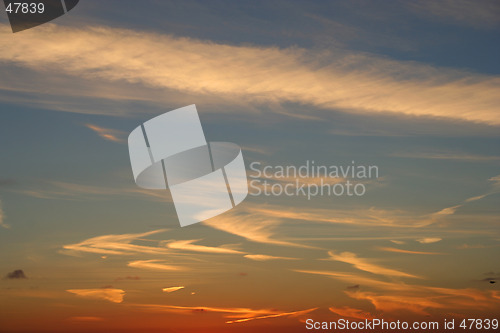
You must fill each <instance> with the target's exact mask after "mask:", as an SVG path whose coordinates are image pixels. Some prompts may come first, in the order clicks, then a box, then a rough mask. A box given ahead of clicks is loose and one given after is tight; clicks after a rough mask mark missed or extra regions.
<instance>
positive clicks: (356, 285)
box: [346, 284, 360, 290]
mask: <svg viewBox="0 0 500 333" xmlns="http://www.w3.org/2000/svg"><path fill="white" fill-rule="evenodd" d="M359 287H360V286H359V284H355V285H354V286H348V287H347V288H346V289H347V290H357V289H359Z"/></svg>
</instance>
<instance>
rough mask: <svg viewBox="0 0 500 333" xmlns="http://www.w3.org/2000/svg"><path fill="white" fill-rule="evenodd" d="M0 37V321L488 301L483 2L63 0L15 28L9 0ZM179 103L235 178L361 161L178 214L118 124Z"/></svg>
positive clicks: (240, 319)
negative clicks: (236, 152) (53, 15)
mask: <svg viewBox="0 0 500 333" xmlns="http://www.w3.org/2000/svg"><path fill="white" fill-rule="evenodd" d="M0 45H1V48H0V156H1V157H2V158H1V162H0V332H2V333H3V332H35V333H36V332H135V331H141V332H254V331H256V330H257V329H258V330H261V331H262V332H268V331H269V332H303V331H307V329H306V321H307V320H308V319H312V320H315V321H334V320H338V319H340V318H344V319H349V320H361V319H366V318H368V319H370V318H380V319H382V318H383V319H386V320H407V321H410V322H412V321H425V320H428V321H430V320H436V321H443V320H444V319H448V320H451V319H455V320H462V319H464V318H490V319H493V318H498V313H500V291H499V289H498V283H492V282H500V266H499V262H500V260H499V257H500V229H499V223H500V220H499V218H500V211H499V209H500V206H499V205H498V203H499V199H500V167H499V166H500V110H499V105H500V62H499V61H498V59H500V4H499V3H498V2H497V1H493V0H492V1H466V0H456V1H451V0H450V1H448V0H442V1H424V0H423V1H414V2H406V1H396V0H394V1H392V0H391V1H384V2H380V1H379V2H374V1H364V0H355V1H331V2H324V1H251V2H250V1H211V2H206V1H182V2H180V1H179V2H176V1H152V0H151V1H127V0H120V1H118V0H114V1H111V0H110V1H105V2H104V1H95V0H94V1H93V0H81V1H80V3H79V4H78V5H77V6H76V7H75V8H74V9H73V10H71V11H70V12H68V13H67V14H66V15H64V16H62V17H59V18H57V19H56V20H54V21H52V22H50V23H47V24H43V25H40V26H38V27H35V28H32V29H29V30H25V31H22V32H18V33H15V34H14V33H12V31H11V27H10V25H9V21H8V18H7V15H6V14H5V12H3V13H2V14H0ZM191 104H196V107H197V110H198V113H199V116H200V119H201V123H202V124H203V130H204V133H205V137H206V138H207V140H208V141H223V142H232V143H236V144H238V145H239V146H240V147H241V148H242V153H243V157H244V160H245V164H246V167H247V175H248V177H249V181H251V180H252V179H253V180H255V179H257V180H261V181H262V180H263V179H262V177H261V178H258V177H257V176H258V175H257V174H256V172H255V171H254V170H252V168H250V165H251V164H252V163H256V164H254V165H259V166H260V168H263V167H264V166H270V167H275V166H285V167H286V166H296V167H299V166H302V165H304V164H306V163H307V162H308V161H309V163H311V161H314V163H315V165H324V166H350V165H360V166H370V165H371V166H376V167H377V168H378V177H371V178H369V179H350V180H351V181H354V182H356V183H361V184H363V185H364V186H365V188H366V193H364V194H363V195H361V196H357V195H354V196H348V195H341V196H331V195H330V196H328V195H316V196H312V197H311V198H308V197H307V196H304V195H292V196H287V195H264V194H262V193H261V194H260V195H257V193H256V191H257V190H256V189H255V188H253V189H251V190H250V194H249V195H248V196H247V198H246V199H245V200H244V201H243V202H242V203H241V204H239V205H238V206H236V207H235V208H234V209H231V210H229V211H227V212H225V213H223V214H221V215H219V216H216V217H213V218H211V219H208V220H206V221H203V222H200V223H197V224H194V225H191V226H188V227H183V228H181V227H180V226H179V221H178V218H177V214H176V210H175V207H174V203H173V200H172V198H171V195H170V193H169V191H159V190H147V189H142V188H139V187H137V186H136V184H135V182H134V178H133V175H132V171H131V166H130V158H129V151H128V147H127V137H128V134H129V133H130V132H131V131H132V130H133V129H134V128H136V127H137V126H139V125H140V124H142V123H144V122H145V121H147V120H148V119H151V118H153V117H155V116H157V115H160V114H162V113H165V112H167V111H170V110H174V109H177V108H180V107H183V106H187V105H191ZM267 180H268V181H269V182H270V183H271V184H284V183H286V182H291V183H293V184H294V183H295V180H296V179H289V178H287V179H282V178H279V177H277V176H276V175H274V176H272V177H271V179H267ZM346 180H349V176H347V177H344V178H340V179H339V178H336V179H330V178H327V179H325V181H327V182H331V184H335V183H337V182H340V183H342V182H344V181H346ZM297 181H298V182H300V184H305V185H306V186H308V185H310V184H317V183H318V181H319V179H317V177H316V178H315V177H305V178H304V177H302V178H299V179H298V180H297ZM259 184H261V183H259ZM297 184H298V183H297ZM297 184H296V185H295V186H296V187H297V186H298V185H297ZM258 188H260V189H261V190H262V189H263V187H259V186H257V189H258ZM495 316H496V317H495Z"/></svg>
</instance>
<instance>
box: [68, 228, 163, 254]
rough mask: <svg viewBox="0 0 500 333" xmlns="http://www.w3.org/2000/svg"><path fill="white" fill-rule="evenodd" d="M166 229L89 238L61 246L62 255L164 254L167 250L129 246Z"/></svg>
mask: <svg viewBox="0 0 500 333" xmlns="http://www.w3.org/2000/svg"><path fill="white" fill-rule="evenodd" d="M165 231H166V229H159V230H153V231H148V232H143V233H138V234H121V235H104V236H97V237H93V238H89V239H87V240H84V241H82V242H80V243H76V244H69V245H64V246H63V251H62V253H65V254H69V255H74V254H78V253H81V252H83V253H96V254H104V255H109V254H114V255H130V254H137V253H145V254H166V253H169V250H168V249H166V248H163V247H158V246H144V245H136V244H131V243H132V242H133V241H135V240H138V239H140V238H143V237H147V236H150V235H154V234H157V233H161V232H165Z"/></svg>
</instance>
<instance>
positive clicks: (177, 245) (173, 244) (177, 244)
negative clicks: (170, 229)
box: [166, 239, 244, 254]
mask: <svg viewBox="0 0 500 333" xmlns="http://www.w3.org/2000/svg"><path fill="white" fill-rule="evenodd" d="M197 241H198V240H197V239H192V240H179V241H170V242H168V243H167V244H166V246H167V247H168V248H170V249H174V250H184V251H194V252H204V253H214V254H216V253H218V254H242V253H244V252H241V251H237V250H234V249H230V248H227V247H224V246H218V247H213V246H204V245H197V244H193V243H194V242H197Z"/></svg>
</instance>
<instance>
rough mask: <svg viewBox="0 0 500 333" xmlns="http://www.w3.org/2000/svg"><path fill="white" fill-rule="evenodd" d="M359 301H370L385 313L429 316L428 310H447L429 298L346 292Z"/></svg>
mask: <svg viewBox="0 0 500 333" xmlns="http://www.w3.org/2000/svg"><path fill="white" fill-rule="evenodd" d="M346 293H347V295H349V296H350V297H352V298H354V299H358V300H368V301H370V302H371V303H372V304H373V305H374V306H375V308H376V309H377V310H379V311H383V312H394V311H401V310H403V311H409V312H413V313H416V314H419V315H428V313H427V312H426V309H427V308H445V306H444V305H443V304H441V303H439V302H437V301H435V300H433V299H430V298H429V297H425V296H408V295H401V296H400V295H378V294H376V293H372V292H362V291H354V292H346Z"/></svg>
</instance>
